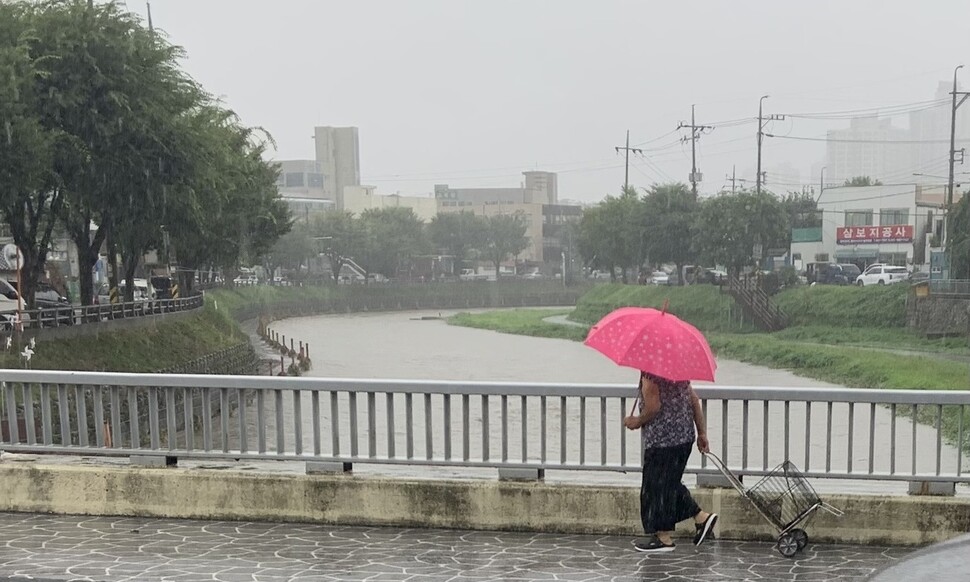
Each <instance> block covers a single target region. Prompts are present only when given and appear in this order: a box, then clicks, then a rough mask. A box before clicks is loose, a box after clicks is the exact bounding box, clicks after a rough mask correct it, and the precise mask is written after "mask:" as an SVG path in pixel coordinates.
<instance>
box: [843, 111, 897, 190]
mask: <svg viewBox="0 0 970 582" xmlns="http://www.w3.org/2000/svg"><path fill="white" fill-rule="evenodd" d="M908 139H909V131H908V130H906V129H902V128H899V127H895V126H894V125H893V122H892V119H888V118H887V119H880V118H878V117H856V118H853V119H852V120H851V121H850V122H849V127H847V128H845V129H833V130H831V131H829V132H828V141H827V142H826V146H825V150H826V161H827V169H826V171H825V179H826V181H831V182H835V183H838V184H841V183H843V182H845V181H846V180H851V179H852V178H854V177H856V176H869V177H870V178H872V179H873V180H880V181H882V182H884V183H889V182H892V181H900V178H904V177H905V178H906V181H907V182H912V180H911V179H909V177H908V176H901V175H900V171H903V172H905V171H906V169H907V168H910V167H912V164H911V162H910V152H911V148H910V147H909V145H910V144H908V143H907V141H908ZM893 142H896V143H893Z"/></svg>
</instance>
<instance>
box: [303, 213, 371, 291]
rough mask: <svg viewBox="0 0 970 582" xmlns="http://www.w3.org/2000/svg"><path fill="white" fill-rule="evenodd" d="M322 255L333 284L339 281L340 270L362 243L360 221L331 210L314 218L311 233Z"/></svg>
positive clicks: (347, 214) (351, 214) (352, 216)
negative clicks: (328, 262)
mask: <svg viewBox="0 0 970 582" xmlns="http://www.w3.org/2000/svg"><path fill="white" fill-rule="evenodd" d="M310 232H311V233H312V234H313V238H314V240H315V241H318V244H319V245H320V248H321V249H322V252H323V254H324V255H325V256H326V257H327V259H328V260H329V261H330V271H331V275H332V276H333V282H334V283H336V282H337V281H338V280H339V279H340V270H341V269H343V267H344V265H346V264H347V260H348V259H349V258H351V257H352V256H353V255H354V253H355V252H357V251H359V250H360V249H361V246H362V245H363V242H364V231H363V229H362V228H361V224H360V221H359V220H358V219H356V218H354V215H353V213H351V212H338V211H336V210H331V211H328V212H325V213H323V214H321V215H319V216H317V217H316V219H315V220H314V221H313V224H312V227H311V231H310Z"/></svg>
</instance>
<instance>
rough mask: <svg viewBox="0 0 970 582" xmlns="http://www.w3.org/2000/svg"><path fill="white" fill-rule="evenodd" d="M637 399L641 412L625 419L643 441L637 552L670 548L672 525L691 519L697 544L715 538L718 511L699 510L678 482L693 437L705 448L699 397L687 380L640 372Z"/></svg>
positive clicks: (705, 430)
mask: <svg viewBox="0 0 970 582" xmlns="http://www.w3.org/2000/svg"><path fill="white" fill-rule="evenodd" d="M637 398H638V401H639V402H638V405H639V408H638V409H639V414H637V415H634V416H628V417H627V418H625V419H624V420H623V424H624V425H625V426H626V427H627V428H628V429H630V430H636V429H640V431H641V435H642V440H643V477H642V481H641V485H640V520H641V522H642V523H643V531H644V533H646V534H647V539H646V540H645V541H638V542H635V543H634V547H635V548H636V549H637V551H640V552H669V551H672V550H673V549H674V547H675V544H674V541H673V538H672V537H671V536H672V534H673V533H674V528H675V526H676V524H677V523H678V522H680V521H684V520H686V519H689V518H693V519H694V525H695V529H696V533H695V535H694V545H695V546H699V545H701V544H702V543H704V541H705V540H707V539H714V531H713V530H714V525H715V524H716V523H717V514H716V513H708V512H706V511H703V510H702V509H701V508H700V507H699V506H698V505H697V503H696V502H695V501H694V498H693V497H691V495H690V491H688V490H687V487H685V486H684V484H683V482H682V481H681V480H682V479H683V476H684V468H685V467H686V466H687V459H688V457H690V452H691V448H692V446H693V443H694V440H695V436H696V440H697V448H698V450H699V451H701V452H702V453H705V452H707V451H708V450H709V449H708V447H709V444H708V441H707V422H706V420H705V418H704V412H703V409H702V408H701V403H700V399H699V398H698V397H697V394H695V393H694V389H693V388H692V387H691V385H690V382H688V381H682V382H675V381H672V380H668V379H666V378H662V377H660V376H656V375H653V374H648V373H647V372H641V373H640V386H639V389H638V395H637ZM695 429H696V432H695Z"/></svg>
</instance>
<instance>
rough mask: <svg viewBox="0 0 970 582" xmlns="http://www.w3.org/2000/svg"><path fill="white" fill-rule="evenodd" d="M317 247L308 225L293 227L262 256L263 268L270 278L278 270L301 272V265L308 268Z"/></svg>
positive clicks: (316, 251)
mask: <svg viewBox="0 0 970 582" xmlns="http://www.w3.org/2000/svg"><path fill="white" fill-rule="evenodd" d="M318 248H319V245H318V244H316V241H314V240H313V237H312V235H311V234H310V229H309V226H308V225H305V224H299V225H294V226H293V229H292V230H290V232H288V233H286V234H284V235H283V236H281V237H280V238H279V239H278V240H277V241H276V243H275V244H273V248H271V249H270V250H269V252H267V253H266V254H265V255H264V256H263V267H264V268H265V269H266V272H267V273H269V274H270V276H271V277H272V276H273V275H274V274H275V273H276V270H277V269H279V268H283V269H288V270H290V271H293V272H297V273H299V272H301V270H302V268H303V265H304V264H306V265H307V266H308V267H309V264H310V261H311V259H312V257H315V256H316V255H317V253H318V252H319V250H318Z"/></svg>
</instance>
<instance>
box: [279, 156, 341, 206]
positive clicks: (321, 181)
mask: <svg viewBox="0 0 970 582" xmlns="http://www.w3.org/2000/svg"><path fill="white" fill-rule="evenodd" d="M276 163H277V164H279V166H280V175H279V177H278V178H277V180H276V186H277V187H278V188H279V192H280V195H281V196H284V197H295V198H315V199H320V200H322V199H328V198H329V197H328V196H327V189H326V187H325V184H326V182H327V181H328V177H327V176H326V175H324V173H323V164H321V163H320V162H317V161H315V160H280V161H278V162H276ZM329 199H332V198H329Z"/></svg>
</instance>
